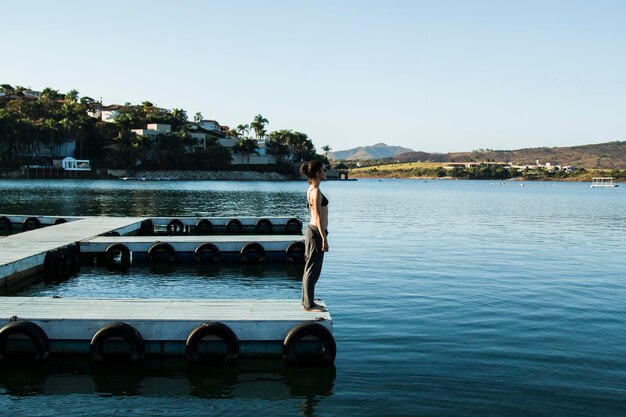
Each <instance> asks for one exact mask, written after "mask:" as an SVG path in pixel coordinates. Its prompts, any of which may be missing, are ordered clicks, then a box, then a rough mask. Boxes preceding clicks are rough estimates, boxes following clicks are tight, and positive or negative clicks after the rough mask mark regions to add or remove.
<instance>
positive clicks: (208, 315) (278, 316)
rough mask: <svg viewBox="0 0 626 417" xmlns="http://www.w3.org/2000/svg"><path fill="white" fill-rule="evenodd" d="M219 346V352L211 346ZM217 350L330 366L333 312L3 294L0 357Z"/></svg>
mask: <svg viewBox="0 0 626 417" xmlns="http://www.w3.org/2000/svg"><path fill="white" fill-rule="evenodd" d="M318 303H319V304H320V305H324V303H323V302H322V301H318ZM206 338H210V340H207V339H206ZM120 339H121V340H120ZM311 339H312V340H311ZM216 341H217V343H218V344H221V345H222V346H221V348H215V347H211V346H209V345H210V344H211V343H213V344H215V343H216ZM116 344H117V345H116ZM120 344H121V346H120ZM307 344H308V347H309V348H310V347H311V344H313V348H312V349H309V352H311V351H312V352H314V354H313V355H312V356H311V355H310V354H307V346H306V345H307ZM33 347H34V351H33ZM213 349H216V351H217V352H218V353H217V358H218V359H219V360H226V361H230V360H234V359H236V358H238V357H281V356H282V357H283V358H284V359H285V360H286V361H288V362H291V363H300V362H312V363H316V364H330V363H332V362H333V361H334V359H335V355H336V345H335V340H334V338H333V336H332V318H331V316H330V313H328V312H307V311H304V310H303V309H302V306H301V305H300V301H299V300H187V299H180V300H163V299H79V298H39V297H0V359H1V358H4V357H6V356H8V355H10V354H19V353H23V354H24V353H30V354H31V356H34V357H35V358H36V359H45V358H47V357H48V356H50V355H51V356H64V355H90V356H91V357H92V359H94V360H98V361H101V360H105V359H107V355H113V354H114V353H119V352H118V351H121V352H126V353H127V355H128V356H129V357H130V359H133V360H140V359H143V358H144V357H145V356H161V357H185V356H186V357H187V358H188V359H190V360H203V359H205V358H210V359H215V356H214V354H215V352H212V351H213ZM205 354H207V355H208V356H207V357H204V356H203V355H205Z"/></svg>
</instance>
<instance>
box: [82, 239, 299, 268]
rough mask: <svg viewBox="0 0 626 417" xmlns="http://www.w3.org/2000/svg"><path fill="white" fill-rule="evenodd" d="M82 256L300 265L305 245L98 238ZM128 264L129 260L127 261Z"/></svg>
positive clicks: (273, 241) (278, 241)
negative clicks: (289, 263)
mask: <svg viewBox="0 0 626 417" xmlns="http://www.w3.org/2000/svg"><path fill="white" fill-rule="evenodd" d="M80 250H81V254H82V256H83V257H84V256H88V255H94V256H98V255H101V257H102V258H104V259H105V260H106V261H110V260H111V259H110V258H112V257H113V256H120V257H122V259H120V261H121V262H124V259H123V258H124V257H127V256H130V255H131V254H132V261H133V262H135V261H151V262H159V261H170V262H217V261H222V262H223V261H242V262H247V263H257V262H263V261H266V260H268V261H277V262H278V261H285V260H287V261H288V262H292V263H298V262H302V261H303V259H304V241H303V240H302V239H298V240H294V237H293V236H292V235H263V236H261V235H258V236H241V235H234V236H231V235H220V236H187V235H182V236H163V237H156V236H100V237H95V238H91V239H86V240H83V241H82V242H81V244H80ZM127 261H130V259H127Z"/></svg>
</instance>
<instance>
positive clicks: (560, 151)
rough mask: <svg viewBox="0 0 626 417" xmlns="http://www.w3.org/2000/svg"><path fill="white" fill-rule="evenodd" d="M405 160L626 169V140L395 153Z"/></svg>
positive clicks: (397, 158) (398, 157)
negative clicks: (495, 148)
mask: <svg viewBox="0 0 626 417" xmlns="http://www.w3.org/2000/svg"><path fill="white" fill-rule="evenodd" d="M394 159H395V160H399V161H402V162H416V161H431V162H466V161H498V162H513V163H515V164H534V163H535V162H536V161H537V160H539V162H540V163H541V164H544V163H546V162H550V163H552V164H553V165H573V166H575V167H580V168H586V169H626V141H615V142H606V143H598V144H593V145H582V146H571V147H560V148H558V147H555V148H528V149H518V150H512V151H499V150H491V149H479V150H476V151H472V152H452V153H446V154H444V153H426V152H408V153H404V154H402V155H398V156H396V157H394Z"/></svg>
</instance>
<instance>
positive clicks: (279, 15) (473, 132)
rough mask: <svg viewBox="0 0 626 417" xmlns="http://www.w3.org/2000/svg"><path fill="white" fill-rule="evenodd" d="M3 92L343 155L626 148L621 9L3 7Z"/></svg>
mask: <svg viewBox="0 0 626 417" xmlns="http://www.w3.org/2000/svg"><path fill="white" fill-rule="evenodd" d="M0 10H1V12H2V32H1V35H0V36H1V37H2V42H1V45H2V50H1V52H0V53H1V55H0V83H9V84H13V85H22V86H25V87H31V88H33V89H36V90H40V89H43V88H44V87H52V88H55V89H58V90H60V91H61V92H65V91H67V90H70V89H73V88H75V89H77V90H78V91H79V92H80V95H81V96H90V97H93V98H96V99H99V98H100V97H102V98H103V100H104V102H105V104H111V103H121V104H123V103H125V102H131V103H140V102H141V101H144V100H148V101H151V102H153V103H155V104H156V105H158V106H161V107H165V108H174V107H179V108H183V109H185V110H187V112H188V114H189V116H190V117H193V115H194V114H195V112H201V113H202V114H203V115H204V117H205V118H207V119H215V120H217V121H219V122H220V123H221V124H225V125H229V126H236V125H238V124H241V123H249V122H250V121H251V120H252V118H253V117H254V115H256V114H258V113H260V114H262V115H263V116H265V117H266V118H267V119H269V121H270V124H269V125H268V129H269V130H277V129H293V130H298V131H301V132H305V133H307V134H308V135H309V137H311V138H312V140H313V142H314V144H315V145H316V147H317V148H318V151H319V150H320V148H321V147H322V146H323V145H330V146H331V147H332V148H333V149H334V150H342V149H347V148H352V147H356V146H360V145H372V144H374V143H377V142H385V143H387V144H390V145H401V146H405V147H409V148H412V149H415V150H424V151H430V152H448V151H463V150H472V149H478V148H491V149H518V148H523V147H535V146H572V145H580V144H587V143H599V142H605V141H611V140H626V24H624V19H625V17H626V1H618V0H616V1H610V0H595V1H594V0H589V1H576V0H568V1H557V0H554V1H550V0H543V1H529V0H525V1H507V0H500V1H496V0H493V1H480V0H471V1H470V0H468V1H462V0H459V1H446V0H433V1H394V0H386V1H326V0H316V1H301V0H300V1H292V0H289V1H271V2H262V1H238V0H232V1H184V0H181V1H178V2H172V1H160V0H150V1H129V0H125V1H117V0H109V1H104V2H89V1H82V0H80V1H64V0H55V1H32V0H20V1H12V0H0Z"/></svg>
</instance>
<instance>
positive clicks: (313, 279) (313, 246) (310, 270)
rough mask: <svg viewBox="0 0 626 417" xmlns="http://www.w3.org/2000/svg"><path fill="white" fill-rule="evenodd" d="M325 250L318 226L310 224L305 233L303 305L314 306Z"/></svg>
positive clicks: (305, 306)
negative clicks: (323, 250)
mask: <svg viewBox="0 0 626 417" xmlns="http://www.w3.org/2000/svg"><path fill="white" fill-rule="evenodd" d="M323 262H324V252H322V236H321V235H320V233H319V231H318V230H317V227H315V226H311V225H309V227H307V229H306V232H305V233H304V275H303V276H302V306H303V307H304V308H312V307H313V306H314V305H315V303H314V301H313V300H314V297H315V284H316V283H317V280H318V279H319V278H320V274H321V272H322V263H323Z"/></svg>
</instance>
